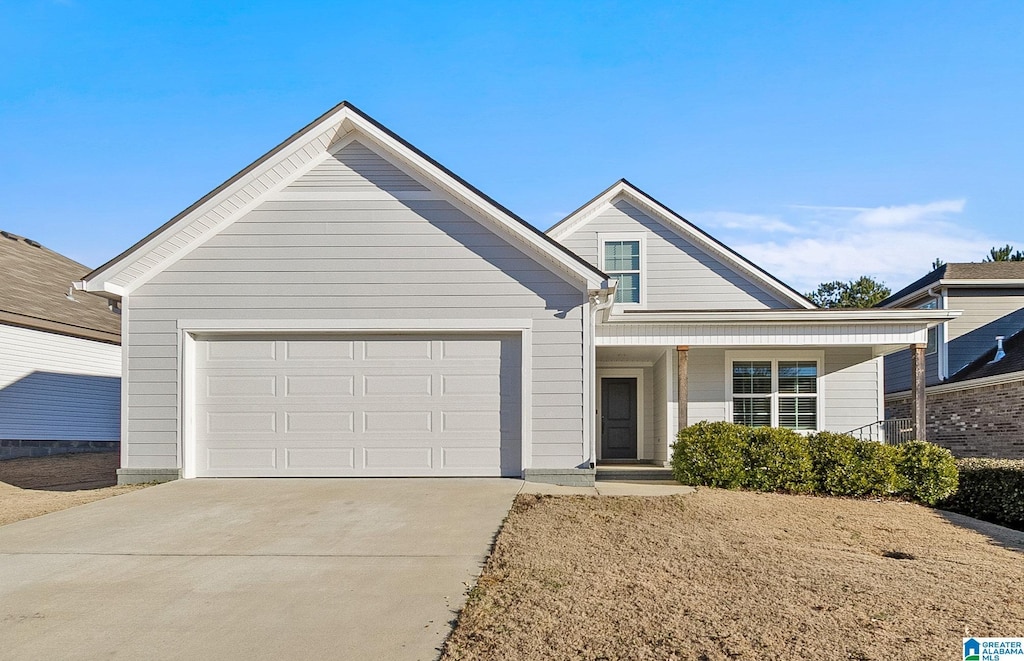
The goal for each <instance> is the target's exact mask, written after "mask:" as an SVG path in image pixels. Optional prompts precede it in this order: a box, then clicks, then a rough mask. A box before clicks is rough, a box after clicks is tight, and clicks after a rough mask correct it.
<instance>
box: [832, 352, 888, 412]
mask: <svg viewBox="0 0 1024 661" xmlns="http://www.w3.org/2000/svg"><path fill="white" fill-rule="evenodd" d="M881 369H882V361H881V360H879V359H874V358H872V357H871V349H868V348H862V347H849V348H836V349H829V350H827V351H826V352H825V374H824V376H822V378H821V391H822V392H821V395H819V396H823V397H824V400H823V404H824V407H823V415H824V422H825V425H824V429H826V430H827V431H836V432H846V431H850V430H852V429H856V428H857V427H862V426H864V425H868V424H871V423H872V422H876V421H878V420H881V419H883V418H884V417H885V411H884V410H883V409H880V408H879V406H880V401H879V400H880V398H879V394H878V386H879V377H880V376H881V375H880V374H879V371H880V370H881Z"/></svg>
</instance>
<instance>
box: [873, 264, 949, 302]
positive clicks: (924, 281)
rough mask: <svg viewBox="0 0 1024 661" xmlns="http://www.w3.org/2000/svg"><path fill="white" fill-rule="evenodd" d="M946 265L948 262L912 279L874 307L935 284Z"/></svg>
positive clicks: (944, 272) (944, 270) (943, 272)
mask: <svg viewBox="0 0 1024 661" xmlns="http://www.w3.org/2000/svg"><path fill="white" fill-rule="evenodd" d="M947 266H949V265H948V264H943V265H942V266H940V267H939V268H937V269H935V270H934V271H932V272H931V273H929V274H927V275H925V276H923V277H920V278H918V279H917V280H915V281H913V282H912V283H910V284H909V285H907V286H906V287H904V288H903V289H901V290H899V291H898V292H896V293H895V294H891V295H889V297H888V298H883V299H882V300H881V301H879V302H878V303H875V307H876V308H884V307H885V306H887V305H889V304H890V303H895V302H896V301H898V300H900V299H901V298H903V297H905V296H908V295H910V294H913V293H914V292H916V291H917V290H919V289H924V288H925V287H927V286H928V285H933V284H935V283H936V282H938V281H939V280H941V279H942V276H944V275H945V274H946V267H947Z"/></svg>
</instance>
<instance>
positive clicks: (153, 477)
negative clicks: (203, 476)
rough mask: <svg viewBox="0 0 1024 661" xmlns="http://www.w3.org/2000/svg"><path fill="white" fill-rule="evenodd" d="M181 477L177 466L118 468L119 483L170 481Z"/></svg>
mask: <svg viewBox="0 0 1024 661" xmlns="http://www.w3.org/2000/svg"><path fill="white" fill-rule="evenodd" d="M180 477H181V470H180V469H177V468H118V469H117V483H118V484H148V483H150V482H170V481H171V480H177V479H178V478H180Z"/></svg>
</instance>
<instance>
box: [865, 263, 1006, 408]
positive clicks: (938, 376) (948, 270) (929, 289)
mask: <svg viewBox="0 0 1024 661" xmlns="http://www.w3.org/2000/svg"><path fill="white" fill-rule="evenodd" d="M929 301H933V302H934V303H933V304H934V305H936V307H938V308H939V309H946V310H960V311H961V312H962V314H961V316H960V317H958V318H956V319H951V320H950V321H948V322H946V323H945V324H944V325H943V326H941V327H939V328H937V329H936V331H935V332H934V333H933V334H934V350H930V351H929V352H928V354H927V355H926V365H925V370H926V382H927V384H928V385H929V386H932V385H937V384H939V383H941V382H943V381H944V380H946V379H949V378H952V377H953V376H955V375H956V374H957V373H958V372H959V371H960V370H962V369H963V368H964V367H965V366H967V365H968V364H970V363H971V362H972V361H974V360H975V359H976V358H977V357H978V356H980V355H981V354H983V353H984V352H986V351H988V350H989V349H992V348H993V347H994V346H995V338H996V337H997V336H1000V335H1001V336H1005V337H1008V336H1010V335H1013V334H1014V333H1016V332H1017V331H1018V330H1020V329H1021V328H1024V262H982V263H962V264H960V263H958V264H945V265H943V266H941V267H939V268H938V269H936V270H934V271H932V272H931V273H929V274H928V275H926V276H924V277H923V278H921V279H920V280H918V281H916V282H914V283H912V284H910V285H909V286H907V287H905V288H904V289H902V290H900V291H898V292H896V293H895V294H893V295H892V296H890V297H889V298H887V299H886V300H884V301H882V302H881V303H879V304H878V307H881V308H890V309H914V308H918V307H920V306H922V305H925V304H927V303H929ZM885 370H886V378H885V392H886V393H898V392H902V391H905V390H909V389H910V352H909V351H900V352H897V353H894V354H892V355H889V356H887V357H886V359H885Z"/></svg>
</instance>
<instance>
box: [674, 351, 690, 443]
mask: <svg viewBox="0 0 1024 661" xmlns="http://www.w3.org/2000/svg"><path fill="white" fill-rule="evenodd" d="M689 355H690V347H684V346H678V347H676V360H677V362H678V364H679V376H678V379H679V384H678V387H677V388H676V401H677V402H678V404H679V429H685V428H686V426H687V424H688V420H689V418H688V417H687V409H686V404H687V402H688V401H689V399H690V397H689V392H688V389H687V378H686V370H687V367H686V365H687V361H688V359H689Z"/></svg>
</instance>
